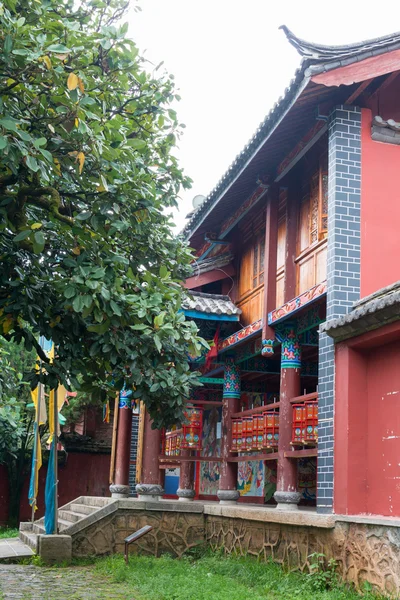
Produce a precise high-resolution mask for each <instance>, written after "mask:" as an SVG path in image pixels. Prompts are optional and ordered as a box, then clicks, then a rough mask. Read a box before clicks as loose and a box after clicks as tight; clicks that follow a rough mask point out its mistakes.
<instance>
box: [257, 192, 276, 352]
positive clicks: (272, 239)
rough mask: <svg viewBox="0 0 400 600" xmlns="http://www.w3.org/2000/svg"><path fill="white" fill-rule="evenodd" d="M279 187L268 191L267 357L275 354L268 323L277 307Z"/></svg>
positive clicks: (264, 336) (264, 343)
mask: <svg viewBox="0 0 400 600" xmlns="http://www.w3.org/2000/svg"><path fill="white" fill-rule="evenodd" d="M278 203H279V187H278V186H272V187H271V188H270V190H269V191H268V201H267V209H266V220H265V257H264V311H263V332H262V350H261V354H262V355H263V356H266V357H267V358H268V357H270V356H273V354H274V340H275V331H274V330H273V329H272V327H270V326H269V325H268V313H270V312H271V311H272V310H274V308H276V254H277V243H278Z"/></svg>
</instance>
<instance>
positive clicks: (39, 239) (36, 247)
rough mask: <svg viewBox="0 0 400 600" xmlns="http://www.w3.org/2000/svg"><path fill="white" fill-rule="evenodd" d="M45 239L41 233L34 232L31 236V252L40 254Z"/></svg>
mask: <svg viewBox="0 0 400 600" xmlns="http://www.w3.org/2000/svg"><path fill="white" fill-rule="evenodd" d="M45 243H46V239H45V237H44V235H43V233H42V232H41V231H36V232H35V234H34V236H33V251H34V252H35V254H40V252H42V251H43V249H44V246H45Z"/></svg>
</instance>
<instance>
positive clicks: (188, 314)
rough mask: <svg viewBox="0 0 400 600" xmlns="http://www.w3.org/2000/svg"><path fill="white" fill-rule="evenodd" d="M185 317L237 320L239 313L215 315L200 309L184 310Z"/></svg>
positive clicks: (208, 319)
mask: <svg viewBox="0 0 400 600" xmlns="http://www.w3.org/2000/svg"><path fill="white" fill-rule="evenodd" d="M183 313H184V314H185V317H188V318H189V319H205V320H207V321H239V315H216V314H213V313H206V312H201V311H200V310H184V311H183Z"/></svg>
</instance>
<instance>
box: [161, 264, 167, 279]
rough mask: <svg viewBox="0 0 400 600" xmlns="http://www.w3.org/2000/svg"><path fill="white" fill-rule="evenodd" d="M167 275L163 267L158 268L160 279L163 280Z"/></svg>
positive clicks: (165, 268)
mask: <svg viewBox="0 0 400 600" xmlns="http://www.w3.org/2000/svg"><path fill="white" fill-rule="evenodd" d="M167 275H168V269H167V267H166V266H165V265H161V267H160V277H161V279H165V278H166V276H167Z"/></svg>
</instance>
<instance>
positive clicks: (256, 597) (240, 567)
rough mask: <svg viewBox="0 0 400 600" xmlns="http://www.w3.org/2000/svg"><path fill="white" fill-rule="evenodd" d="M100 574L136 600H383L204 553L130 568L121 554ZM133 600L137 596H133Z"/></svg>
mask: <svg viewBox="0 0 400 600" xmlns="http://www.w3.org/2000/svg"><path fill="white" fill-rule="evenodd" d="M95 572H97V573H98V574H99V575H101V576H103V577H104V576H105V577H107V578H111V580H112V581H113V582H114V583H115V584H120V585H122V586H123V587H124V589H126V590H127V591H128V590H129V594H133V597H134V598H135V600H211V599H212V600H247V599H250V598H251V600H360V598H363V599H364V600H378V598H379V597H378V596H376V595H374V594H373V593H372V592H370V591H366V592H365V593H364V595H362V596H360V595H359V594H358V593H357V592H356V591H355V590H354V589H352V588H350V587H349V586H345V585H343V584H340V583H339V582H338V581H336V579H335V580H334V583H333V585H332V587H331V589H329V590H325V589H322V590H321V589H320V587H321V585H320V583H321V579H320V578H319V577H318V576H315V575H305V574H301V573H288V572H286V571H285V570H284V569H282V568H281V567H280V566H279V565H276V564H273V563H265V562H259V561H257V560H256V559H254V558H252V557H245V558H243V557H241V558H238V557H233V556H227V557H226V556H223V555H222V554H215V553H214V554H213V553H210V552H207V553H204V555H203V556H200V557H197V558H196V557H191V556H186V557H184V558H182V559H181V560H177V559H174V558H172V557H170V556H168V555H164V556H162V557H161V558H158V559H157V558H154V557H146V556H131V558H130V563H129V566H126V565H125V563H124V559H123V557H122V556H120V555H114V556H110V557H106V558H102V559H99V560H96V563H95ZM128 597H132V596H130V595H129V596H128Z"/></svg>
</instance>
